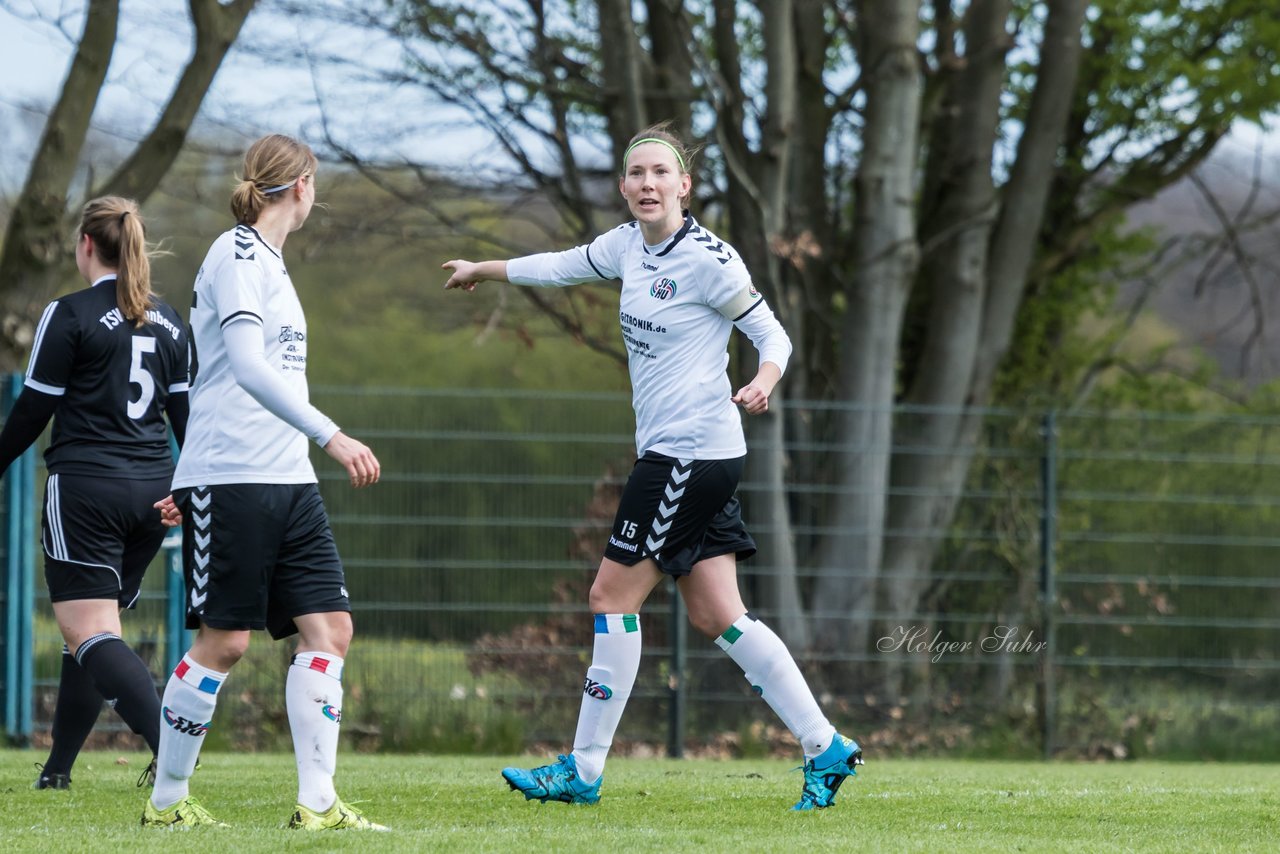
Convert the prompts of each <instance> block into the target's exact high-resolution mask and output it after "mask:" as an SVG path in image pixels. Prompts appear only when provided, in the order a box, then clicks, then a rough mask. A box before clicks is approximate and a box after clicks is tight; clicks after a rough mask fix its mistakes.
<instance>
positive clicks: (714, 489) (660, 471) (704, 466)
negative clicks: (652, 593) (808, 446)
mask: <svg viewBox="0 0 1280 854" xmlns="http://www.w3.org/2000/svg"><path fill="white" fill-rule="evenodd" d="M745 459H746V458H745V457H738V458H736V459H731V460H677V459H675V458H674V457H668V456H665V455H663V454H655V453H653V452H648V453H646V454H645V455H644V456H642V457H641V458H640V459H638V460H636V464H635V467H634V468H632V470H631V476H630V477H629V478H627V484H626V486H625V487H623V490H622V499H621V501H619V502H618V513H617V515H616V516H615V517H614V520H613V530H612V531H610V533H609V543H608V545H607V546H606V547H605V550H604V556H605V557H607V558H609V559H610V560H615V561H617V562H618V563H621V564H625V565H627V566H633V565H635V564H637V563H639V562H640V561H642V560H644V559H645V558H652V559H653V561H654V562H655V563H657V565H658V568H659V569H660V570H662V571H663V572H664V573H666V574H667V575H671V576H675V577H677V578H678V577H680V576H683V575H688V574H689V572H690V571H691V570H692V569H693V565H694V564H695V563H697V562H698V561H700V560H706V559H707V558H712V557H718V556H720V555H724V554H730V553H734V554H736V555H737V557H738V560H746V559H747V558H749V557H751V556H752V555H753V554H755V553H756V543H755V540H753V539H752V538H751V535H750V534H748V533H747V529H746V526H744V525H743V523H742V508H741V505H739V504H738V499H737V497H736V496H735V495H734V493H735V491H736V490H737V488H738V481H739V480H740V479H741V478H742V466H743V462H744V461H745Z"/></svg>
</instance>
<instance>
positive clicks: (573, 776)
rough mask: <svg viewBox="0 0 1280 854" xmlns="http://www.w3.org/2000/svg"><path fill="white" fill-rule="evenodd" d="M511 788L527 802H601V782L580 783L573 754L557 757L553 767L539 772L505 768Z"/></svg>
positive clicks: (601, 776) (601, 779) (503, 770)
mask: <svg viewBox="0 0 1280 854" xmlns="http://www.w3.org/2000/svg"><path fill="white" fill-rule="evenodd" d="M502 776H503V778H504V779H505V780H506V781H507V785H508V786H510V787H511V788H512V789H514V790H515V791H517V792H523V793H524V798H525V800H527V801H532V800H535V799H536V800H539V801H542V802H543V803H544V804H545V803H546V802H547V801H561V802H563V803H566V804H594V803H596V802H598V801H599V800H600V783H601V782H603V780H604V775H603V774H602V775H600V779H599V780H596V781H595V782H594V783H592V784H590V785H588V784H586V783H584V782H582V781H581V780H579V779H578V766H577V764H576V763H575V762H574V761H573V754H569V755H568V756H557V757H556V761H555V762H553V763H551V764H550V765H543V766H541V767H539V768H529V769H525V768H503V769H502Z"/></svg>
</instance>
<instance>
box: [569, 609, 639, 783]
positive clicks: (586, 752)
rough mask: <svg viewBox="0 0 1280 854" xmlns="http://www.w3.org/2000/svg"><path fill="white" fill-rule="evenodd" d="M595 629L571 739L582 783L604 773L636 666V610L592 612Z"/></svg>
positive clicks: (629, 694)
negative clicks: (576, 727)
mask: <svg viewBox="0 0 1280 854" xmlns="http://www.w3.org/2000/svg"><path fill="white" fill-rule="evenodd" d="M595 627H596V638H595V644H594V647H593V650H592V653H591V667H590V668H588V670H587V678H586V679H585V680H584V682H583V686H582V708H581V710H580V711H579V712H578V731H577V733H575V735H574V737H573V760H574V764H575V765H577V768H578V777H579V778H580V779H581V780H582V781H583V782H584V783H594V782H595V781H596V780H598V779H600V775H601V774H603V773H604V760H605V757H606V756H608V754H609V747H610V746H611V745H612V744H613V734H614V732H615V731H616V730H617V729H618V721H620V720H621V719H622V711H623V709H625V708H626V707H627V698H628V697H630V696H631V688H632V686H633V685H635V682H636V671H637V670H639V669H640V616H639V615H638V614H596V615H595Z"/></svg>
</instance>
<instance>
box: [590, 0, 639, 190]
mask: <svg viewBox="0 0 1280 854" xmlns="http://www.w3.org/2000/svg"><path fill="white" fill-rule="evenodd" d="M596 12H597V15H598V17H599V20H600V46H601V48H602V50H601V51H600V54H601V65H602V67H603V69H604V79H605V91H604V113H605V120H606V123H607V124H608V128H609V139H610V140H611V141H612V143H613V159H614V161H615V163H616V165H617V168H618V170H619V172H620V171H621V170H622V155H623V153H624V152H625V151H626V149H627V143H628V142H630V140H631V137H632V136H633V135H635V133H636V132H637V131H639V130H640V129H641V128H643V127H645V126H646V125H648V124H649V120H648V118H647V114H646V112H645V103H644V88H645V87H644V79H645V75H644V64H643V61H642V60H643V56H644V54H643V52H642V51H641V49H640V43H639V42H638V41H637V39H636V23H635V19H634V18H633V17H632V16H631V0H597V3H596Z"/></svg>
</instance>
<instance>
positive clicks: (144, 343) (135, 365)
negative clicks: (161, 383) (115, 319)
mask: <svg viewBox="0 0 1280 854" xmlns="http://www.w3.org/2000/svg"><path fill="white" fill-rule="evenodd" d="M155 351H156V339H154V338H152V337H151V336H149V335H135V336H133V361H131V362H130V363H129V383H130V384H131V385H136V386H137V387H138V388H139V389H141V390H142V394H140V395H138V399H137V401H132V400H130V401H128V406H127V407H126V408H125V411H126V412H128V413H129V417H130V418H132V419H134V420H135V421H136V420H138V419H139V418H141V417H142V416H143V415H145V414H146V412H147V408H148V407H149V406H151V398H153V397H155V396H156V381H155V378H154V377H153V376H151V372H150V371H148V370H147V369H146V368H144V367H143V366H142V354H143V353H154V352H155Z"/></svg>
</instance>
